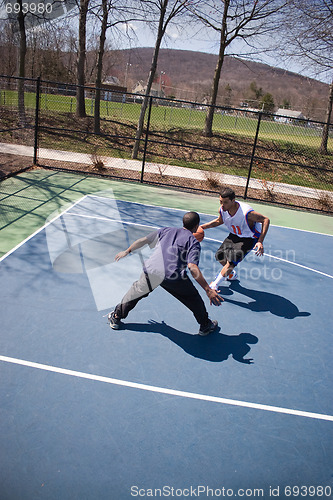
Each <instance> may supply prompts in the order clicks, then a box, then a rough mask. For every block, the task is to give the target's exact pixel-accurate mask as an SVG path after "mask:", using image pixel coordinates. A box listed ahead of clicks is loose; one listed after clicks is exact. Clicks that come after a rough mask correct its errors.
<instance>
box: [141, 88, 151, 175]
mask: <svg viewBox="0 0 333 500" xmlns="http://www.w3.org/2000/svg"><path fill="white" fill-rule="evenodd" d="M152 103H153V98H152V96H150V98H149V108H148V118H147V128H146V137H145V145H144V149H143V158H142V168H141V179H140V182H141V183H142V182H143V172H144V168H145V163H146V152H147V145H148V137H149V126H150V115H151V108H152Z"/></svg>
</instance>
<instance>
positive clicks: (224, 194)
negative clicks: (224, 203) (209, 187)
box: [220, 187, 236, 200]
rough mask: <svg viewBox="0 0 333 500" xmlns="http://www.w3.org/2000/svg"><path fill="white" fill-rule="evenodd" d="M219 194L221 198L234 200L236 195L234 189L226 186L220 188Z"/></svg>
mask: <svg viewBox="0 0 333 500" xmlns="http://www.w3.org/2000/svg"><path fill="white" fill-rule="evenodd" d="M220 196H221V198H229V200H234V199H235V197H236V195H235V191H234V190H233V189H231V188H228V187H227V188H224V189H222V190H221V192H220Z"/></svg>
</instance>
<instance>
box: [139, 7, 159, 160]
mask: <svg viewBox="0 0 333 500" xmlns="http://www.w3.org/2000/svg"><path fill="white" fill-rule="evenodd" d="M167 5H168V0H164V2H163V6H162V8H161V12H160V20H159V26H158V33H157V40H156V44H155V48H154V54H153V59H152V62H151V67H150V72H149V76H148V81H147V88H146V92H145V97H144V99H143V102H142V105H141V111H140V116H139V122H138V126H137V129H136V134H135V142H134V146H133V151H132V158H133V159H136V158H137V157H138V153H139V147H140V138H141V135H142V132H143V125H144V121H145V114H146V109H147V106H148V101H149V95H150V91H151V87H152V84H153V81H154V78H155V73H156V68H157V60H158V54H159V50H160V46H161V42H162V38H163V35H164V33H165V26H163V25H164V17H165V13H166V8H167Z"/></svg>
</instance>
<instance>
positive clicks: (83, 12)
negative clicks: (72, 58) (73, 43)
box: [76, 0, 90, 118]
mask: <svg viewBox="0 0 333 500" xmlns="http://www.w3.org/2000/svg"><path fill="white" fill-rule="evenodd" d="M89 1H90V0H80V15H79V42H78V53H77V87H76V116H78V117H79V118H85V117H86V107H85V98H84V84H85V64H86V32H87V15H88V7H89Z"/></svg>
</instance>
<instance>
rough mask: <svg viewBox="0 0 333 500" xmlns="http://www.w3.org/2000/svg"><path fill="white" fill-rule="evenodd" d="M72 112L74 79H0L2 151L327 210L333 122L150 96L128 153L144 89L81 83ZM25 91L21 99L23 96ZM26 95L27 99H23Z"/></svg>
mask: <svg viewBox="0 0 333 500" xmlns="http://www.w3.org/2000/svg"><path fill="white" fill-rule="evenodd" d="M84 90H85V113H86V117H85V118H78V117H77V110H76V91H77V87H76V86H75V85H69V84H64V83H59V82H45V81H40V80H39V79H37V80H33V79H25V80H22V79H18V78H10V77H6V76H2V77H0V120H1V124H0V143H1V144H0V158H2V161H1V164H2V163H3V162H6V161H14V159H15V161H16V162H20V163H21V164H22V165H23V163H22V159H24V161H25V162H26V165H32V164H33V165H38V166H41V167H46V168H55V169H62V170H70V171H77V172H85V173H87V172H89V173H91V174H95V175H100V176H109V177H114V178H120V179H130V180H134V181H137V182H142V183H150V184H155V185H160V186H169V187H174V188H179V189H183V190H191V191H197V192H203V193H214V194H215V193H216V192H218V191H219V189H220V187H221V186H224V185H228V186H232V187H233V188H234V189H235V191H236V193H237V195H238V196H239V197H243V198H245V199H246V198H249V199H252V200H259V201H268V202H270V203H276V204H280V205H285V206H292V207H297V208H303V209H312V210H318V211H321V212H326V213H332V212H333V156H332V152H333V128H332V127H333V126H332V125H331V126H330V127H329V134H328V143H327V149H328V151H327V153H328V154H321V153H320V152H319V150H320V146H321V142H322V135H323V128H324V125H325V124H324V123H321V122H314V121H310V120H307V119H305V118H303V117H302V118H294V117H291V116H290V114H289V113H288V110H285V116H277V115H275V114H269V113H264V112H260V111H257V110H250V109H248V108H230V107H215V108H214V119H213V128H212V132H213V135H212V137H207V136H205V135H204V134H203V130H204V129H205V120H206V114H207V109H208V106H207V105H204V104H200V103H194V102H187V101H180V100H175V99H165V98H160V97H157V96H151V97H149V101H148V106H147V111H146V115H145V125H144V130H143V134H142V136H141V137H140V140H139V141H140V146H139V153H138V155H137V158H136V159H132V151H133V146H134V143H135V135H136V129H137V124H138V121H139V116H140V111H141V105H142V101H143V99H144V96H141V95H137V94H130V93H125V92H122V90H121V89H119V88H116V87H112V86H107V85H103V86H102V88H101V89H100V104H99V115H100V118H99V119H98V115H96V89H95V88H94V87H93V86H90V87H89V86H87V87H85V89H84ZM22 96H23V97H22ZM23 99H24V100H23Z"/></svg>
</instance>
